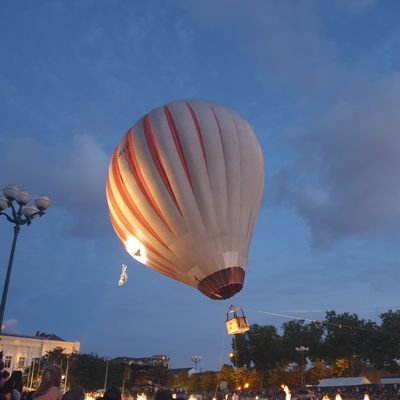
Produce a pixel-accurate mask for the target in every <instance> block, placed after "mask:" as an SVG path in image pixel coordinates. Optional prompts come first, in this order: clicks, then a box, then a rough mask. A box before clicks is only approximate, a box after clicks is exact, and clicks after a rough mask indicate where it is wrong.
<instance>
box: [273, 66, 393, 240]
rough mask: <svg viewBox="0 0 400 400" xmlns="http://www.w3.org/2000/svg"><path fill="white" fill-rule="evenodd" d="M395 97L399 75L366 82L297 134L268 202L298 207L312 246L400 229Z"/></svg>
mask: <svg viewBox="0 0 400 400" xmlns="http://www.w3.org/2000/svg"><path fill="white" fill-rule="evenodd" d="M399 101H400V74H399V73H393V74H392V75H390V76H387V77H384V78H381V79H379V80H375V81H370V82H365V84H364V85H362V86H358V87H357V88H353V89H351V90H348V92H347V94H346V95H345V96H344V97H343V98H342V99H341V100H340V101H338V103H336V104H335V105H334V106H333V107H331V109H330V110H328V111H327V112H326V113H325V115H324V116H323V117H322V118H321V119H320V121H319V122H318V125H317V126H316V128H315V129H313V130H312V131H310V132H309V133H305V134H304V135H302V137H301V138H300V139H299V138H297V139H296V141H295V147H296V149H297V152H298V155H299V157H298V159H297V160H296V161H294V162H293V163H291V164H289V165H287V166H285V167H284V168H282V170H281V171H280V172H279V173H278V174H277V175H276V176H275V178H274V180H273V185H272V186H273V189H272V194H273V196H272V197H273V200H272V202H273V203H275V204H285V205H289V206H293V207H295V208H296V209H297V211H298V212H299V213H300V214H301V215H302V216H303V217H304V218H305V220H306V221H307V223H308V224H309V225H310V228H311V231H312V235H313V242H314V244H315V245H317V246H319V247H321V246H322V247H323V246H326V245H329V244H331V243H332V242H334V241H335V240H338V239H340V238H343V237H349V236H357V235H367V234H376V233H382V232H393V231H399V230H400V186H399V181H400V135H399V126H400V113H399V112H398V104H399Z"/></svg>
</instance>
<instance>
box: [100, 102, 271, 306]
mask: <svg viewBox="0 0 400 400" xmlns="http://www.w3.org/2000/svg"><path fill="white" fill-rule="evenodd" d="M263 183H264V172H263V156H262V152H261V148H260V145H259V143H258V141H257V138H256V136H255V134H254V132H253V130H252V129H251V127H250V125H249V124H248V123H247V122H246V121H245V120H244V119H243V118H241V117H240V116H239V115H238V114H237V113H235V112H233V111H231V110H229V109H227V108H225V107H223V106H221V105H218V104H215V103H212V102H208V101H204V100H182V101H175V102H171V103H168V104H166V105H164V106H161V107H158V108H155V109H154V110H152V111H151V112H149V113H148V114H146V115H145V116H144V117H142V118H140V119H139V120H138V121H137V122H136V123H135V124H134V125H133V126H132V127H131V128H130V129H128V131H127V132H126V134H125V135H124V136H123V138H122V140H121V142H120V143H119V145H118V146H117V148H116V149H115V151H114V154H113V156H112V159H111V162H110V166H109V173H108V178H107V187H106V194H107V202H108V206H109V213H110V218H111V223H112V226H113V227H114V230H115V232H116V234H117V236H118V237H119V239H120V240H121V242H122V243H123V245H124V246H125V248H126V250H127V251H128V253H130V254H131V255H132V256H133V257H134V258H135V259H136V260H138V261H139V262H141V263H143V264H145V265H147V266H148V267H150V268H152V269H154V270H156V271H158V272H160V273H162V274H164V275H166V276H168V277H170V278H173V279H175V280H177V281H179V282H182V283H184V284H186V285H189V286H192V287H194V288H197V289H199V290H200V291H201V292H202V293H203V294H205V295H206V296H208V297H210V298H211V299H226V298H229V297H231V296H233V295H234V294H236V293H237V292H238V291H240V290H241V289H242V287H243V282H244V277H245V271H246V264H247V255H248V249H249V244H250V240H251V236H252V231H253V227H254V223H255V220H256V216H257V212H258V208H259V205H260V201H261V197H262V193H263Z"/></svg>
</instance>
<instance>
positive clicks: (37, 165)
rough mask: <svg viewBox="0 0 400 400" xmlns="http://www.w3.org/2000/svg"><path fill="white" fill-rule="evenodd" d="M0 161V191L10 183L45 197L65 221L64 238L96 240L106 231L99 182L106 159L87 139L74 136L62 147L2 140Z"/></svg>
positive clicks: (104, 173)
mask: <svg viewBox="0 0 400 400" xmlns="http://www.w3.org/2000/svg"><path fill="white" fill-rule="evenodd" d="M0 155H1V159H0V169H1V170H2V171H7V174H6V175H5V176H3V179H7V180H8V181H7V182H3V183H4V185H6V184H8V183H15V184H17V185H18V186H19V187H20V188H21V189H24V190H27V191H28V192H29V193H31V195H32V196H35V195H37V194H40V193H45V194H46V195H48V196H49V197H50V199H51V201H52V206H53V207H57V208H61V209H62V210H64V211H66V212H67V214H68V216H69V217H70V218H71V224H70V226H69V227H68V228H67V229H68V231H69V233H70V234H73V235H80V236H92V235H95V236H97V235H99V234H100V235H101V234H103V233H104V232H106V231H107V227H108V224H107V223H108V217H107V208H106V200H105V182H106V176H107V168H108V163H109V160H110V156H109V155H108V154H106V153H105V151H104V150H103V149H102V148H101V146H100V144H99V143H98V142H97V141H96V140H95V139H94V138H93V137H92V136H90V135H87V134H82V135H75V136H73V139H72V142H67V143H65V144H48V143H43V142H41V141H39V140H35V139H31V138H22V139H17V140H12V139H11V140H10V139H5V138H3V140H2V146H1V148H0ZM39 191H40V192H39Z"/></svg>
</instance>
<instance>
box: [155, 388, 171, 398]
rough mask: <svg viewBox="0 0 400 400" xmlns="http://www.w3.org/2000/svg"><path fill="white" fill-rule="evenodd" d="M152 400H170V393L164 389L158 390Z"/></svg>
mask: <svg viewBox="0 0 400 400" xmlns="http://www.w3.org/2000/svg"><path fill="white" fill-rule="evenodd" d="M154 400H172V393H171V392H170V391H169V390H166V389H159V390H157V392H156V395H155V396H154Z"/></svg>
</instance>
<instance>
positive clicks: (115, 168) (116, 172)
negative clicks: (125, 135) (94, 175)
mask: <svg viewBox="0 0 400 400" xmlns="http://www.w3.org/2000/svg"><path fill="white" fill-rule="evenodd" d="M111 170H112V174H113V176H114V181H115V185H116V187H117V190H118V192H119V194H120V196H121V197H122V200H123V201H124V203H125V204H126V206H127V207H128V209H129V211H130V212H131V213H132V214H133V215H134V216H135V218H136V219H137V220H138V221H139V222H140V223H141V224H142V226H143V227H144V228H145V229H146V230H147V231H148V232H149V233H150V234H151V235H152V236H153V237H154V238H155V239H156V240H157V241H158V242H159V243H160V244H161V245H162V246H164V247H165V248H166V249H168V246H167V245H166V244H165V243H164V241H163V240H162V239H161V237H160V236H159V235H158V234H157V232H156V231H155V230H154V229H153V228H152V227H151V225H150V224H149V223H148V222H147V220H146V218H145V217H144V215H143V214H142V213H141V212H140V210H139V208H138V207H137V205H136V204H135V202H134V201H133V199H132V197H131V196H130V194H129V193H128V190H127V189H126V185H125V183H124V181H123V179H122V176H121V171H120V169H119V165H118V160H117V154H116V152H114V154H113V157H112V159H111Z"/></svg>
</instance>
